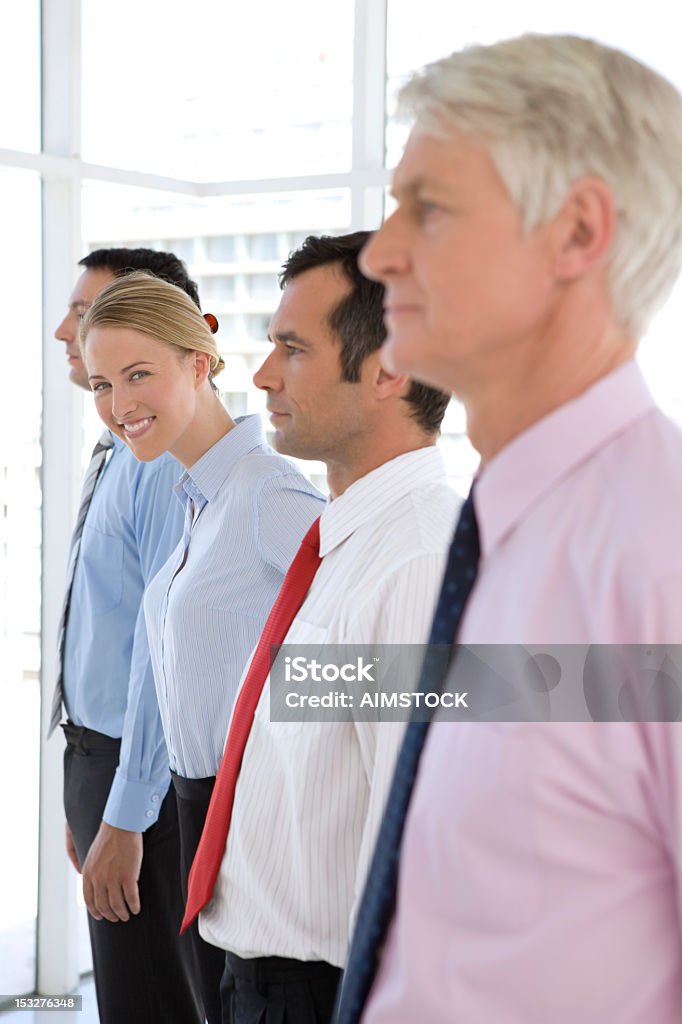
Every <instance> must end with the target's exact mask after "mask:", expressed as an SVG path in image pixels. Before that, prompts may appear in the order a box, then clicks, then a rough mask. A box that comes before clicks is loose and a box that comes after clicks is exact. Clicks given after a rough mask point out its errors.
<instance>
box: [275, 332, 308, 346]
mask: <svg viewBox="0 0 682 1024" xmlns="http://www.w3.org/2000/svg"><path fill="white" fill-rule="evenodd" d="M268 341H269V342H271V343H272V344H273V345H274V344H275V342H276V341H295V342H296V343H297V344H298V345H308V342H307V341H306V340H305V338H302V337H301V335H300V334H297V333H296V331H277V333H276V334H275V335H271V334H270V333H269V332H268Z"/></svg>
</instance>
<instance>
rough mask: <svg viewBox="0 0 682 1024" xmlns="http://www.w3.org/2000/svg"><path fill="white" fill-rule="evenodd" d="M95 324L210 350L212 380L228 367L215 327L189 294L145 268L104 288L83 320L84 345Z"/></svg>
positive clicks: (192, 349) (189, 349) (177, 345)
mask: <svg viewBox="0 0 682 1024" xmlns="http://www.w3.org/2000/svg"><path fill="white" fill-rule="evenodd" d="M93 327H122V328H127V329H128V330H132V331H139V332H140V334H146V335H147V336H148V337H149V338H155V339H156V340H157V341H162V342H163V343H164V344H166V345H173V347H174V348H179V349H183V350H184V351H186V352H206V353H207V355H209V356H210V357H211V369H210V372H209V377H210V379H211V380H213V378H214V377H215V376H216V375H217V374H219V373H220V371H221V370H223V369H224V367H225V363H224V362H223V359H222V357H221V355H220V353H219V352H218V347H217V345H216V342H215V338H214V336H213V334H212V333H211V328H210V327H209V326H208V324H207V323H206V321H205V320H204V318H203V316H202V315H201V312H200V310H199V309H198V307H197V306H196V305H195V303H194V302H192V300H191V299H190V297H189V295H187V294H186V292H184V291H183V290H182V289H181V288H178V287H177V285H174V284H170V283H169V282H168V281H163V280H161V278H158V277H155V276H154V275H153V274H147V273H145V272H144V271H139V272H135V273H132V274H126V275H125V277H118V278H116V280H115V281H112V283H111V284H108V285H107V286H106V288H103V289H102V291H101V292H100V293H99V295H98V296H97V298H96V299H95V301H94V302H93V304H92V305H91V306H90V308H89V310H88V311H87V313H86V314H85V316H84V317H83V320H82V321H81V328H80V343H81V348H83V347H84V345H85V339H86V338H87V336H88V333H89V332H90V331H91V330H92V328H93Z"/></svg>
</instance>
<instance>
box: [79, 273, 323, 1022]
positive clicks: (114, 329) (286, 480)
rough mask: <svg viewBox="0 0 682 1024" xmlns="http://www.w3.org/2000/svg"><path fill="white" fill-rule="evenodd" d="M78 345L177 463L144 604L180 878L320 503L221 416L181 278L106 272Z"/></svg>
mask: <svg viewBox="0 0 682 1024" xmlns="http://www.w3.org/2000/svg"><path fill="white" fill-rule="evenodd" d="M209 316H210V315H209ZM210 319H211V320H212V322H213V324H214V325H215V326H216V327H217V324H216V323H215V318H213V317H211V318H210ZM81 345H82V348H83V358H84V361H85V365H86V367H87V371H88V377H89V380H90V385H91V387H92V390H93V392H94V395H95V403H96V407H97V411H98V413H99V415H100V416H101V418H102V420H103V421H104V423H105V424H106V425H107V427H109V429H110V430H111V431H112V433H114V434H116V435H117V436H118V437H120V438H122V439H123V440H124V441H125V442H126V444H128V445H129V446H130V448H131V450H132V452H133V453H134V455H135V456H136V457H137V458H138V459H140V460H142V461H144V462H148V461H150V460H151V459H155V458H157V457H158V456H159V455H161V454H162V453H163V452H166V451H167V452H170V453H171V455H173V456H174V457H175V458H176V459H177V460H178V461H179V462H180V463H182V465H183V466H184V467H185V470H186V472H185V473H184V474H183V476H182V478H181V479H180V482H179V484H178V486H177V489H176V493H177V495H178V498H179V500H180V501H181V503H182V504H183V506H184V509H185V528H184V535H183V538H182V541H181V542H180V544H179V545H178V547H177V548H176V550H175V551H174V553H173V554H172V556H171V557H170V559H169V560H168V561H167V562H166V564H165V565H164V567H163V568H162V569H161V570H160V572H159V573H158V574H157V576H156V577H155V578H154V579H153V580H152V582H151V583H150V585H149V587H148V589H147V592H146V595H145V602H144V606H145V616H146V619H147V630H148V634H149V646H150V650H151V656H152V665H153V668H154V678H155V681H156V689H157V694H158V699H159V706H160V709H161V718H162V722H163V727H164V733H165V737H166V743H167V746H168V755H169V761H170V767H171V771H172V776H173V782H174V785H175V790H176V797H177V801H178V816H179V822H180V838H181V844H182V865H181V874H182V884H183V886H185V885H186V880H187V874H188V872H189V868H190V866H191V863H192V859H193V857H194V853H195V850H196V846H197V844H198V841H199V838H200V836H201V830H202V826H203V822H204V818H205V814H206V810H207V808H208V803H209V800H210V795H211V790H212V788H213V783H214V781H215V775H216V772H217V770H218V766H219V764H220V759H221V756H222V751H223V746H224V742H225V736H226V734H227V726H228V719H229V715H230V711H231V708H232V703H233V700H234V696H235V693H236V689H237V685H238V683H239V680H240V677H241V674H242V669H243V667H244V665H245V663H246V661H247V659H248V657H249V655H250V653H251V651H252V649H253V648H254V646H255V645H256V643H257V642H258V639H259V637H260V633H261V630H262V627H263V625H264V623H265V620H266V618H267V616H268V613H269V611H270V608H271V607H272V604H273V603H274V600H275V598H276V596H277V594H278V592H279V589H280V586H281V583H282V580H283V578H284V575H285V573H286V570H287V568H288V567H289V564H290V562H291V561H292V559H293V557H294V555H295V553H296V551H297V549H298V547H299V544H300V541H301V539H302V537H303V536H304V534H305V533H306V531H307V530H308V528H309V526H310V524H311V523H312V521H313V520H314V519H315V518H317V516H319V514H320V512H321V510H322V507H323V499H322V496H321V495H320V494H319V493H318V492H317V491H316V490H315V489H314V488H313V487H312V485H311V484H310V483H309V482H308V481H307V480H306V479H305V478H304V477H303V476H302V475H301V474H300V473H299V472H298V470H297V469H296V468H295V467H294V466H293V465H292V464H291V463H290V462H288V461H287V460H286V459H284V458H283V457H282V456H280V455H278V454H277V453H276V452H274V451H273V450H272V449H271V448H270V447H268V445H267V444H266V443H265V439H264V436H263V432H262V426H261V423H260V417H258V416H245V417H239V418H237V419H235V420H233V419H232V417H231V416H230V415H229V413H228V412H227V410H226V409H225V407H224V406H223V405H222V403H221V402H220V399H219V396H218V393H217V391H216V389H215V386H214V385H213V377H214V376H215V375H216V374H218V373H219V372H220V371H221V370H222V369H223V366H224V364H223V361H222V359H221V357H220V355H219V353H218V350H217V347H216V343H215V340H214V337H213V334H212V330H211V327H210V326H209V324H208V323H207V319H206V318H204V317H202V315H201V313H200V312H199V310H198V308H197V307H196V306H195V304H194V303H193V302H192V301H191V299H189V297H188V296H187V295H185V294H184V292H182V291H181V290H180V289H179V288H176V287H175V286H174V285H171V284H168V283H167V282H165V281H161V280H159V279H158V278H153V277H151V276H149V275H147V274H129V275H127V276H126V277H125V278H121V279H119V280H116V281H115V282H113V283H112V284H111V285H109V286H108V287H107V288H105V289H104V290H103V291H102V292H101V293H100V295H99V296H98V297H97V299H96V300H95V302H94V303H93V305H92V306H91V307H90V309H89V311H88V312H87V314H86V316H85V318H84V320H83V323H82V326H81ZM190 934H191V937H192V943H193V947H194V950H195V954H196V957H197V962H198V967H199V970H200V975H201V985H202V993H203V996H204V1003H205V1005H204V1010H205V1013H206V1016H207V1018H208V1020H209V1024H213V1022H214V1021H215V1022H217V1024H219V1021H220V991H219V988H220V977H221V974H222V970H223V966H224V954H223V952H222V951H219V950H217V949H216V948H215V947H213V946H210V945H208V944H207V943H205V942H203V940H202V939H201V938H200V936H199V934H198V931H197V927H196V924H195V925H194V926H193V928H192V932H191V933H190Z"/></svg>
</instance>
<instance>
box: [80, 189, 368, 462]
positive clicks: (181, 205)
mask: <svg viewBox="0 0 682 1024" xmlns="http://www.w3.org/2000/svg"><path fill="white" fill-rule="evenodd" d="M82 209H83V237H84V242H83V250H84V251H86V250H92V249H97V248H100V247H106V246H112V245H116V246H130V247H136V246H148V247H149V248H151V249H168V247H169V245H171V243H172V248H171V251H174V252H175V253H176V255H178V254H181V255H182V256H183V258H185V260H186V263H187V266H188V269H189V272H190V274H191V276H192V277H193V278H194V279H195V281H196V282H197V284H198V286H199V294H200V296H201V301H202V306H203V308H204V309H205V310H207V311H210V312H212V313H215V314H216V316H217V317H218V321H219V323H220V329H219V331H218V335H217V338H218V344H219V346H220V350H221V353H222V355H223V358H224V359H225V364H226V366H225V370H224V371H223V372H222V374H221V375H220V377H218V378H217V384H218V386H219V387H220V389H221V391H222V392H223V393H224V401H225V403H226V405H227V406H228V408H229V409H230V411H231V412H232V413H233V415H243V414H244V413H247V412H260V413H262V412H263V411H264V409H265V396H264V395H263V393H262V392H260V391H258V389H257V388H256V387H255V386H254V384H253V381H252V379H251V378H252V377H253V374H254V372H255V371H256V369H257V368H258V366H260V364H261V362H262V361H263V358H264V356H265V353H266V352H267V351H268V348H269V343H268V342H267V330H268V324H269V321H270V317H271V315H272V313H273V312H274V310H275V308H276V307H277V304H278V302H279V285H278V282H277V274H278V272H279V270H280V267H281V264H282V262H283V261H284V260H285V259H286V257H287V256H288V254H289V252H290V251H291V250H292V249H293V248H295V247H296V246H297V245H299V244H300V243H301V242H302V241H303V239H304V238H305V237H306V235H308V234H322V233H326V234H332V235H333V234H343V233H344V232H346V231H348V230H349V224H350V195H349V193H348V191H347V190H336V191H310V192H286V193H276V194H275V193H272V194H270V193H266V194H263V195H243V196H232V197H228V196H224V197H210V198H205V199H200V198H194V197H193V198H187V197H186V196H177V195H176V196H173V195H169V194H161V193H158V192H151V191H148V190H145V189H132V188H128V187H125V186H120V185H106V184H102V183H99V182H88V183H86V185H85V186H84V189H83V206H82ZM169 240H170V241H169ZM86 416H87V424H88V425H87V427H86V435H87V436H88V437H92V436H95V434H96V425H95V414H94V411H93V409H92V403H91V402H86ZM267 426H268V423H267V421H266V427H267ZM300 465H301V468H302V470H303V472H304V473H306V474H307V475H308V476H311V477H312V478H313V479H315V480H316V481H317V482H319V481H320V479H322V480H324V470H322V469H321V468H320V467H319V466H317V465H315V464H313V463H310V462H303V463H301V464H300Z"/></svg>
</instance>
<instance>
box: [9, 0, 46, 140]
mask: <svg viewBox="0 0 682 1024" xmlns="http://www.w3.org/2000/svg"><path fill="white" fill-rule="evenodd" d="M10 6H11V14H10V10H9V8H10ZM10 21H11V29H10V28H9V23H10ZM2 23H3V27H2V29H1V30H0V96H2V97H3V101H2V103H0V146H2V147H4V148H6V149H23V150H25V151H27V152H29V153H37V152H38V150H39V149H40V2H39V0H22V2H21V3H12V4H11V5H10V0H4V3H3V18H2Z"/></svg>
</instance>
